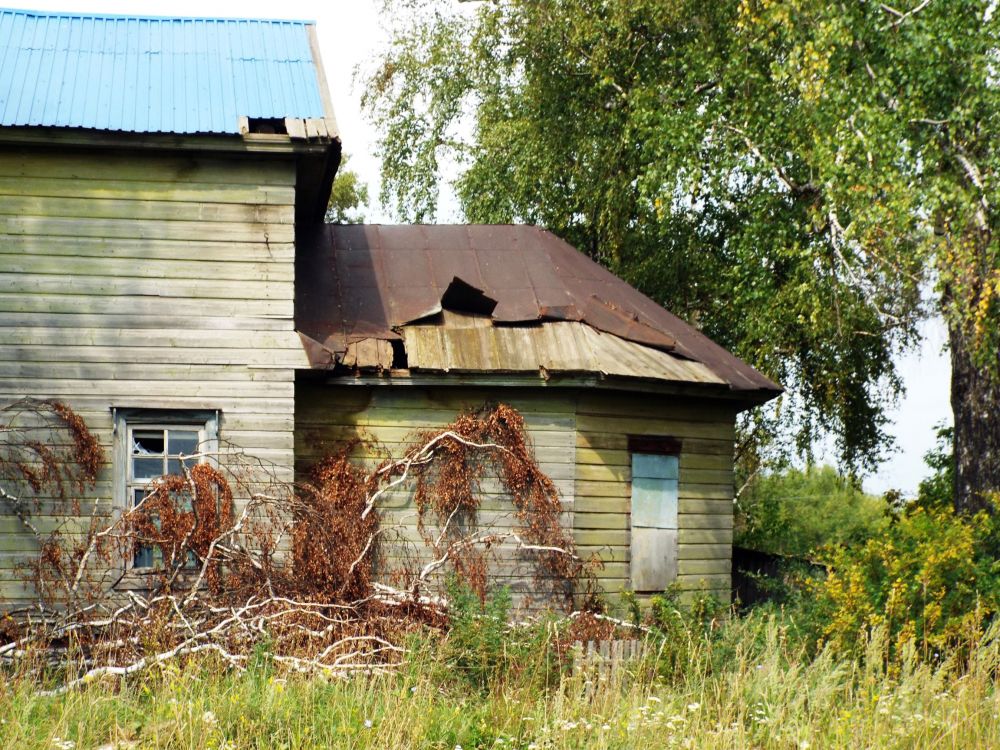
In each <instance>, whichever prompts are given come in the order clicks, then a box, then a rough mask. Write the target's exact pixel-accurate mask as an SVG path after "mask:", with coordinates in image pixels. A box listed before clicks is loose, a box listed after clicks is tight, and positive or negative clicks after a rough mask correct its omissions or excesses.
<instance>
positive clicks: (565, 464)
mask: <svg viewBox="0 0 1000 750" xmlns="http://www.w3.org/2000/svg"><path fill="white" fill-rule="evenodd" d="M496 400H502V401H504V402H506V403H509V404H511V405H512V406H514V407H515V408H517V409H519V410H520V411H521V412H522V414H523V415H524V417H525V421H526V424H527V426H528V431H529V435H530V437H531V439H532V442H533V444H534V446H535V450H536V455H537V458H538V460H539V463H540V464H541V466H542V468H543V470H545V471H546V472H548V473H549V475H550V476H551V477H552V478H553V479H554V480H555V481H556V483H557V485H558V487H559V490H560V492H561V493H562V496H563V502H564V506H565V508H566V512H567V514H566V519H565V522H566V524H567V525H568V526H571V527H572V529H573V533H574V536H575V538H576V541H577V544H578V545H579V548H580V551H581V552H582V553H584V554H585V555H586V556H589V555H591V554H593V553H596V554H598V555H599V556H600V557H601V559H602V560H603V561H604V567H603V569H601V570H598V571H597V576H598V577H599V582H600V584H601V586H602V588H603V589H604V591H605V592H606V593H607V594H608V595H609V598H610V599H612V600H615V599H617V594H618V593H619V592H620V591H622V590H623V589H626V588H629V587H630V583H629V576H630V572H629V535H630V524H629V514H630V482H631V477H630V472H631V463H630V459H629V452H628V436H629V435H657V436H672V437H676V438H679V439H680V440H681V443H682V450H681V456H680V488H679V495H680V515H679V526H680V531H679V563H678V583H679V584H680V585H681V587H682V588H684V589H685V590H688V591H693V590H696V589H697V590H705V591H708V592H710V593H711V594H713V595H715V596H717V597H719V598H721V599H723V600H725V601H728V598H729V593H730V592H729V587H730V571H731V542H732V528H733V515H732V510H733V509H732V496H733V474H732V468H733V440H734V421H735V411H734V409H732V408H731V407H729V406H725V405H720V404H718V403H713V402H711V401H707V400H706V401H697V400H692V399H690V398H680V397H668V396H651V395H628V394H620V393H615V392H610V391H603V390H602V391H577V390H570V389H561V388H551V389H528V388H513V387H512V388H502V389H496V388H494V389H481V388H474V387H451V388H449V387H435V388H430V387H427V388H422V387H421V388H418V387H411V386H405V387H403V386H400V387H391V386H375V387H369V386H355V385H351V386H346V385H345V386H339V385H334V384H321V383H316V382H300V384H299V386H298V388H297V393H296V458H297V462H298V467H299V469H300V470H305V469H306V468H307V467H308V466H309V465H310V464H311V463H313V462H314V461H315V460H316V459H317V458H319V457H320V456H321V455H323V454H324V453H325V452H326V451H328V450H330V449H331V448H332V447H333V446H335V445H336V444H337V443H338V441H343V440H350V439H352V438H356V437H362V438H366V439H369V440H372V441H374V442H375V443H378V444H381V445H382V446H383V447H384V448H386V449H387V451H388V453H389V454H391V455H393V456H399V455H401V453H402V451H403V448H404V446H405V445H406V444H407V442H408V439H409V438H411V437H412V435H413V433H414V432H415V431H417V430H422V429H427V428H431V427H440V426H443V425H445V424H447V423H448V422H450V421H451V420H453V419H454V418H455V416H456V414H457V412H458V411H459V410H461V409H468V408H475V407H478V406H481V405H482V404H483V403H484V402H486V401H496ZM505 503H506V501H504V500H503V498H499V497H489V498H488V499H487V502H486V503H485V505H484V509H485V511H486V512H485V514H484V515H485V517H486V518H487V519H489V520H494V519H495V516H494V515H493V514H495V513H497V512H500V510H501V509H502V508H509V503H506V504H505ZM385 512H386V518H387V520H388V521H389V522H392V521H396V520H400V519H403V520H404V525H407V526H408V527H409V528H410V532H409V533H408V534H407V536H408V538H416V531H415V529H414V528H413V527H414V526H415V523H416V519H415V517H414V516H413V507H412V488H411V489H410V490H409V491H408V492H399V493H396V494H395V495H394V496H393V497H392V498H391V499H390V500H389V501H388V502H387V503H386V505H385ZM407 514H409V518H405V516H406V515H407ZM497 580H498V582H501V583H507V584H510V585H511V586H512V588H513V590H514V592H515V594H529V593H530V592H531V590H532V582H531V580H530V578H528V577H525V575H524V571H521V570H514V569H512V568H503V567H502V568H501V571H500V575H499V576H498V577H497Z"/></svg>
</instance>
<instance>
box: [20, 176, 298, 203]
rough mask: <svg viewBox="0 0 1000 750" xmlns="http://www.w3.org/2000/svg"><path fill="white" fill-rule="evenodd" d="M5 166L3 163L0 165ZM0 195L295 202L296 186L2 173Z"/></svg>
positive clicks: (135, 199)
mask: <svg viewBox="0 0 1000 750" xmlns="http://www.w3.org/2000/svg"><path fill="white" fill-rule="evenodd" d="M0 169H2V167H0ZM0 195H3V196H35V197H45V198H98V199H101V198H120V199H127V200H134V201H182V202H197V203H222V204H226V203H234V204H239V205H246V204H252V205H267V206H294V205H295V188H294V187H291V186H276V185H247V184H243V185H240V184H232V183H228V182H193V181H186V182H180V183H179V182H177V181H176V180H164V181H159V182H158V181H156V180H130V181H128V182H127V184H119V183H118V182H117V181H106V180H80V179H68V178H53V177H49V176H48V175H45V176H40V175H33V176H27V177H17V178H14V177H0Z"/></svg>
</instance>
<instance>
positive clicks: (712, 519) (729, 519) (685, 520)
mask: <svg viewBox="0 0 1000 750" xmlns="http://www.w3.org/2000/svg"><path fill="white" fill-rule="evenodd" d="M680 527H681V528H682V529H703V530H706V531H718V530H721V531H726V532H731V531H732V529H733V514H732V513H719V514H714V515H703V514H699V513H682V514H681V515H680Z"/></svg>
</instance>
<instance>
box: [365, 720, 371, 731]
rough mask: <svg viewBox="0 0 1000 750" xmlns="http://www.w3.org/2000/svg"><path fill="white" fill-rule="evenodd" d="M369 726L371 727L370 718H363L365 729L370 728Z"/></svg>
mask: <svg viewBox="0 0 1000 750" xmlns="http://www.w3.org/2000/svg"><path fill="white" fill-rule="evenodd" d="M371 728H372V720H371V719H365V729H371Z"/></svg>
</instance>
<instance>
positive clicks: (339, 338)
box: [296, 225, 781, 396]
mask: <svg viewBox="0 0 1000 750" xmlns="http://www.w3.org/2000/svg"><path fill="white" fill-rule="evenodd" d="M300 263H301V265H300V270H299V274H298V279H299V280H298V287H297V294H296V297H297V303H296V326H297V328H298V331H299V333H300V335H301V336H302V338H303V342H304V344H305V346H306V350H307V353H308V354H309V357H310V361H311V362H312V365H313V366H314V367H320V368H322V367H330V366H332V364H333V363H334V362H340V361H342V360H343V359H344V357H345V355H346V354H347V351H348V347H349V345H351V348H352V349H356V346H357V344H358V343H359V342H363V341H365V340H367V339H375V340H382V341H391V340H396V341H400V342H405V346H406V347H407V349H408V350H409V349H410V348H414V352H413V353H414V354H417V352H418V351H424V350H425V344H426V342H428V341H430V340H431V339H432V338H433V336H435V335H436V334H434V333H431V332H428V331H427V330H426V329H427V328H428V326H429V325H433V326H441V325H442V323H443V322H445V321H443V320H442V319H441V316H440V315H439V314H440V313H441V312H442V309H443V307H445V306H447V305H442V298H443V297H445V295H446V293H447V294H448V295H451V296H456V295H457V296H458V297H462V298H464V300H465V302H466V304H465V305H462V306H461V309H464V310H469V311H471V310H477V311H478V312H479V313H480V314H481V315H482V314H484V313H485V314H486V315H488V319H489V320H490V321H491V323H492V325H491V328H493V329H495V330H494V332H493V333H482V330H483V329H482V327H479V326H468V325H467V326H465V328H466V330H467V331H471V333H465V335H466V337H469V338H470V341H469V343H468V345H467V346H465V347H464V348H463V351H464V352H465V353H464V354H462V355H460V356H462V357H468V356H469V354H468V352H470V351H474V350H476V349H480V350H481V351H482V352H484V354H482V356H481V357H480V362H481V366H479V367H475V366H474V365H475V364H476V363H475V362H466V363H465V365H467V366H463V367H461V368H456V369H470V370H474V369H479V370H493V369H499V370H506V371H511V370H514V369H520V365H519V366H518V367H513V366H512V365H511V363H512V362H514V361H515V358H513V357H506V358H505V357H501V358H499V359H498V358H497V357H498V356H499V355H498V354H497V353H496V352H495V350H494V353H493V354H489V353H488V352H489V351H490V347H496V346H497V345H498V342H500V340H501V339H502V338H503V337H504V336H505V335H507V334H503V333H501V332H502V331H503V329H504V328H506V327H507V326H525V325H528V324H535V325H537V324H541V323H555V322H571V323H577V324H586V326H588V327H589V328H591V329H594V330H595V331H600V332H602V333H605V334H612V335H613V336H615V337H618V338H619V339H623V340H624V341H625V342H632V343H634V344H640V345H642V347H644V348H648V349H650V350H652V351H651V352H650V353H649V356H651V357H655V356H656V355H657V354H666V355H667V356H668V357H669V358H670V359H672V360H675V361H678V362H680V361H684V360H686V361H689V362H693V363H699V364H700V365H702V366H703V367H700V368H695V370H697V373H696V372H695V370H691V371H690V372H686V373H685V372H684V369H685V368H684V365H682V364H678V365H677V366H676V367H674V366H673V365H670V366H668V365H667V363H666V362H667V361H666V359H664V358H662V357H660V358H658V361H659V362H660V365H659V366H654V365H653V363H652V361H647V362H646V363H645V366H644V365H643V363H642V362H641V360H642V357H641V356H639V354H640V350H638V349H636V348H635V347H632V348H631V349H632V351H631V352H630V354H629V357H630V358H631V359H633V360H634V362H633V364H634V365H635V366H634V367H631V366H630V367H628V369H629V371H630V374H635V373H636V372H637V371H638V372H641V374H639V375H638V376H640V377H648V378H655V379H668V380H679V379H682V380H685V381H687V382H716V383H723V384H728V385H729V387H730V388H732V389H733V390H737V391H744V392H758V393H759V394H760V395H762V396H769V395H773V394H776V393H778V392H780V390H781V389H780V387H779V386H778V385H776V384H775V383H773V382H772V381H771V380H769V379H768V378H766V377H764V376H763V375H761V374H760V373H759V372H757V371H756V370H754V369H753V368H752V367H750V366H749V365H747V364H746V363H745V362H742V361H741V360H739V359H737V358H736V357H734V356H733V355H732V354H730V353H729V352H727V351H726V350H725V349H723V348H722V347H720V346H718V345H717V344H715V343H714V342H712V341H711V340H710V339H708V338H707V337H706V336H704V335H703V334H702V333H700V332H698V331H697V330H695V329H694V328H692V327H691V326H689V325H688V324H686V323H684V322H683V321H682V320H681V319H680V318H678V317H676V316H675V315H672V314H671V313H669V312H668V311H667V310H665V309H663V308H662V307H661V306H660V305H658V304H656V303H655V302H653V301H652V300H651V299H649V298H648V297H646V296H644V295H643V294H641V293H640V292H638V291H637V290H635V289H633V288H632V287H631V286H629V285H628V284H626V283H625V282H624V281H622V280H621V279H619V278H618V277H616V276H615V275H614V274H612V273H610V272H609V271H607V270H606V269H604V268H602V267H601V266H600V265H598V264H597V263H595V262H594V261H592V260H590V259H589V258H587V257H586V256H585V255H583V254H582V253H580V252H579V251H577V250H576V249H575V248H573V247H572V246H571V245H569V244H567V243H566V242H564V241H563V240H561V239H559V238H558V237H556V236H555V235H554V234H552V233H551V232H548V231H545V230H542V229H538V228H536V227H530V226H509V225H451V226H446V225H407V226H379V225H327V226H325V227H324V228H322V229H321V230H319V232H318V233H317V234H316V236H315V237H314V238H313V240H312V241H311V242H310V243H304V245H303V246H302V247H301V248H300ZM476 295H478V299H477V297H476ZM479 308H481V309H479ZM489 311H491V312H489ZM431 316H438V318H436V319H434V320H430V318H431ZM457 320H458V319H457V318H454V317H452V318H451V324H454V323H455V322H456V321H457ZM418 324H419V331H418V330H414V331H413V332H410V331H408V330H407V328H408V327H409V326H413V327H414V328H418ZM445 327H448V328H450V327H452V325H447V326H445ZM555 330H556V329H553V331H555ZM558 330H559V331H560V333H559V334H558V335H557V336H556V338H555V339H552V341H551V342H550V343H551V344H552V346H553V347H555V348H552V349H549V350H547V351H548V352H549V354H551V353H552V352H556V351H558V347H559V346H563V347H565V346H566V344H567V341H566V340H565V338H564V337H569V338H571V339H572V340H573V341H574V342H575V344H574V345H573V346H574V347H575V346H584V349H586V352H584V351H576V350H575V353H574V354H573V355H572V356H571V357H567V356H563V357H561V358H559V361H555V360H553V361H552V364H553V368H551V369H552V370H553V371H557V370H563V371H565V370H574V371H575V367H576V365H577V364H580V363H583V362H585V361H588V359H587V358H588V357H589V358H590V359H589V361H590V362H592V363H593V364H592V365H588V367H590V366H593V367H594V368H595V369H593V370H590V371H594V372H604V371H605V370H604V368H603V367H601V366H600V362H598V360H601V361H604V360H605V359H606V358H607V357H608V356H609V353H610V352H612V351H613V349H612V348H609V347H613V342H611V339H610V338H609V337H605V341H602V342H600V346H598V347H597V349H598V350H599V352H595V350H594V348H593V347H594V344H595V341H596V340H594V339H592V338H591V339H590V340H589V341H590V343H587V338H586V337H587V336H588V335H589V334H587V333H583V332H581V331H580V330H579V329H577V328H573V329H570V328H562V327H560V328H559V329H558ZM571 330H572V332H571ZM563 332H565V333H563ZM448 335H449V336H450V335H451V334H448ZM546 336H548V337H550V338H551V335H550V332H546V333H539V334H536V335H535V336H534V338H533V339H532V341H533V343H532V346H536V347H537V346H538V344H539V342H541V341H542V340H543V338H542V337H546ZM472 338H474V339H475V340H476V343H473V342H472V340H471V339H472ZM483 347H485V348H483ZM504 348H507V346H506V345H505V347H504ZM513 348H516V346H515V347H513ZM456 351H457V350H456ZM619 351H621V348H620V347H619ZM535 354H536V355H540V356H535V357H534V359H536V360H538V362H537V366H542V367H544V366H545V365H544V364H543V362H544V361H545V357H546V356H548V355H547V354H546V352H541V353H539V352H537V351H536V352H535ZM407 355H408V358H409V356H410V352H409V351H407ZM443 356H444V355H443V354H441V353H439V354H437V355H435V357H436V359H435V357H432V356H430V354H429V353H428V354H427V355H420V356H419V357H418V359H424V360H425V361H426V362H428V363H431V362H432V361H435V362H436V365H437V366H436V367H428V369H438V368H440V369H449V368H448V367H447V365H448V362H446V361H444V359H442V357H443ZM610 356H613V355H610ZM595 357H597V359H596V360H595V359H594V358H595ZM463 362H464V360H463ZM409 364H410V366H411V367H418V366H419V364H418V362H417V361H414V360H412V359H411V361H410V362H409ZM570 364H572V365H573V366H572V367H571V366H569V365H570ZM498 365H499V366H498ZM624 366H625V365H622V366H621V367H624ZM664 367H666V368H667V369H668V370H670V371H671V372H675V373H676V375H677V377H671V376H667V372H666V371H665V370H664V369H663V368H664ZM671 368H673V369H671ZM547 369H548V368H547ZM614 369H615V368H614V367H611V368H610V370H611V371H608V372H606V374H620V373H618V372H614ZM665 376H666V377H665Z"/></svg>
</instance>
